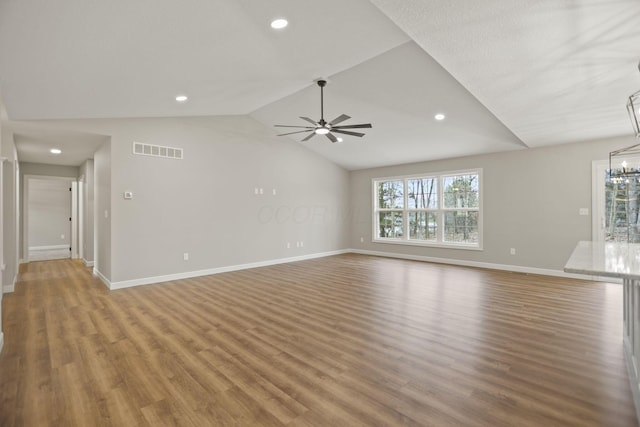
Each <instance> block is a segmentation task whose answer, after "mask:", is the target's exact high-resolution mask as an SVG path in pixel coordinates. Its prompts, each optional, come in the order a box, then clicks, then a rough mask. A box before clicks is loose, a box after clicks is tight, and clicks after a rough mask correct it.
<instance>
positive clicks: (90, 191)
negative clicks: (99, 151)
mask: <svg viewBox="0 0 640 427" xmlns="http://www.w3.org/2000/svg"><path fill="white" fill-rule="evenodd" d="M93 166H94V165H93V159H88V160H87V161H85V162H84V163H83V164H82V165H81V166H80V170H79V171H78V174H79V176H78V179H79V180H81V181H80V182H79V183H78V185H81V186H82V189H81V197H82V212H80V215H82V228H83V230H82V238H83V242H82V246H83V255H82V258H83V260H84V262H85V263H92V262H93V252H94V251H93V249H94V248H93V244H94V238H93V221H94V167H93Z"/></svg>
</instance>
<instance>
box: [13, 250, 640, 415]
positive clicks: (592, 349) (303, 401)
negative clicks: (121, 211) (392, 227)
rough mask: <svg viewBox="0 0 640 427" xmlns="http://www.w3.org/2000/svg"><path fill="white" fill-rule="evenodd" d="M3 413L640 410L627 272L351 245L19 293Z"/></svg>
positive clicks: (80, 274) (84, 276) (33, 270)
mask: <svg viewBox="0 0 640 427" xmlns="http://www.w3.org/2000/svg"><path fill="white" fill-rule="evenodd" d="M3 316H4V318H3V327H4V331H5V347H4V350H3V352H2V354H1V355H0V425H2V426H83V427H84V426H154V427H155V426H165V425H166V426H178V425H179V426H226V425H238V426H253V425H256V426H349V427H350V426H383V425H386V426H400V425H403V426H631V425H637V422H636V418H635V410H634V406H633V401H632V397H631V391H630V388H629V382H628V379H627V373H626V368H625V364H624V358H623V352H622V288H621V286H620V285H615V284H606V283H597V282H587V281H580V280H569V279H559V278H554V277H545V276H535V275H524V274H517V273H508V272H500V271H491V270H479V269H471V268H462V267H453V266H444V265H437V264H429V263H422V262H413V261H403V260H397V259H387V258H376V257H369V256H362V255H353V254H351V255H341V256H335V257H328V258H322V259H316V260H310V261H303V262H297V263H292V264H283V265H277V266H272V267H264V268H258V269H253V270H245V271H239V272H232V273H225V274H219V275H215V276H207V277H200V278H194V279H187V280H180V281H175V282H167V283H162V284H157V285H149V286H141V287H137V288H129V289H123V290H118V291H112V292H110V291H108V290H107V289H106V288H105V287H104V285H102V284H101V283H100V282H99V281H98V280H97V279H95V278H93V277H92V276H91V274H90V271H89V270H88V269H86V268H84V267H83V265H82V264H81V263H78V262H74V261H71V260H60V261H43V262H33V263H29V264H26V265H23V266H22V269H21V273H20V276H19V281H18V283H17V285H16V291H15V293H13V294H7V295H5V296H4V301H3Z"/></svg>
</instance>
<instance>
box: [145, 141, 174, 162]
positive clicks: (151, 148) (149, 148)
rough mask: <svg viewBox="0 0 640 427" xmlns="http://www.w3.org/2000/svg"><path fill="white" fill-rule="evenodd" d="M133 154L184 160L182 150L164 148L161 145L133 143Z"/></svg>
mask: <svg viewBox="0 0 640 427" xmlns="http://www.w3.org/2000/svg"><path fill="white" fill-rule="evenodd" d="M133 154H139V155H141V156H153V157H166V158H168V159H178V160H182V158H183V157H182V148H175V147H163V146H161V145H152V144H145V143H142V142H136V141H133Z"/></svg>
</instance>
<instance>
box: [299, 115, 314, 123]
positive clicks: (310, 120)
mask: <svg viewBox="0 0 640 427" xmlns="http://www.w3.org/2000/svg"><path fill="white" fill-rule="evenodd" d="M300 118H301V119H302V120H306V121H307V122H309V123H311V124H313V125H317V124H318V122H316V121H315V120H312V119H310V118H309V117H302V116H300Z"/></svg>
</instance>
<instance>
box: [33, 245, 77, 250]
mask: <svg viewBox="0 0 640 427" xmlns="http://www.w3.org/2000/svg"><path fill="white" fill-rule="evenodd" d="M58 249H69V245H49V246H29V251H56V250H58Z"/></svg>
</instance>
